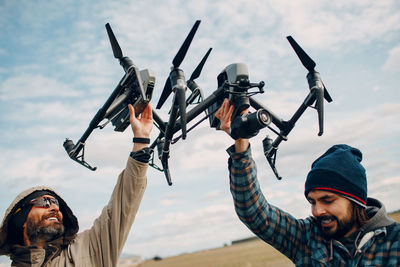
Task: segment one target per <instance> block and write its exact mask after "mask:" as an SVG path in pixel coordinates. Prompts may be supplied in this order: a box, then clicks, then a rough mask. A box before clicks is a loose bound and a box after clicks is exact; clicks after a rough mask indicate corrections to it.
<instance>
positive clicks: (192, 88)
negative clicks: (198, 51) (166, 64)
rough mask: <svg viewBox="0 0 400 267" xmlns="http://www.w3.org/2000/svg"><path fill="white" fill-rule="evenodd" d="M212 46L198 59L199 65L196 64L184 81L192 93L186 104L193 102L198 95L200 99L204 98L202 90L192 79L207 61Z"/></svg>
mask: <svg viewBox="0 0 400 267" xmlns="http://www.w3.org/2000/svg"><path fill="white" fill-rule="evenodd" d="M211 50H212V48H209V49H208V51H207V53H206V54H205V55H204V57H203V59H202V60H201V61H200V63H199V65H197V67H196V69H195V70H194V71H193V73H192V75H190V78H189V80H187V81H186V84H187V86H188V88H189V89H190V91H192V94H191V95H190V96H189V97H188V98H187V100H186V106H188V105H190V104H192V103H193V101H194V100H195V99H196V98H197V97H198V96H199V95H200V100H203V99H204V94H203V90H202V89H201V88H200V86H198V85H197V83H196V82H195V81H194V80H195V79H197V78H199V77H200V74H201V71H202V70H203V67H204V64H205V63H206V61H207V58H208V56H209V55H210V53H211Z"/></svg>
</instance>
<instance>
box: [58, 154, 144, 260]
mask: <svg viewBox="0 0 400 267" xmlns="http://www.w3.org/2000/svg"><path fill="white" fill-rule="evenodd" d="M147 168H148V164H146V163H142V162H139V161H136V160H134V159H132V158H131V157H129V159H128V162H127V165H126V169H125V170H124V171H123V172H122V173H121V174H120V175H119V177H118V181H117V184H116V185H115V188H114V191H113V193H112V196H111V199H110V201H109V203H108V204H107V206H105V207H104V208H103V211H102V212H101V215H100V216H99V217H98V218H97V219H96V220H95V222H94V224H93V226H92V228H90V229H89V230H86V231H84V232H82V233H80V234H78V236H77V238H76V239H75V241H74V242H73V243H72V244H71V245H70V247H69V248H68V249H67V250H66V251H64V253H66V254H67V255H64V256H65V257H66V258H67V259H66V260H67V263H66V265H67V266H68V265H71V266H97V267H99V266H116V265H117V262H118V259H119V256H120V254H121V252H122V248H123V246H124V244H125V241H126V239H127V237H128V234H129V231H130V229H131V226H132V223H133V221H134V219H135V216H136V213H137V211H138V209H139V205H140V202H141V200H142V197H143V193H144V191H145V188H146V185H147V177H146V172H147ZM56 265H57V264H56Z"/></svg>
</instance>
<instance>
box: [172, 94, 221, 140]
mask: <svg viewBox="0 0 400 267" xmlns="http://www.w3.org/2000/svg"><path fill="white" fill-rule="evenodd" d="M224 92H225V88H224V87H220V88H218V89H217V90H216V91H214V92H213V93H212V94H211V95H210V96H208V97H207V98H206V99H204V100H203V101H202V102H200V103H199V104H198V105H196V106H195V107H194V108H192V109H191V110H190V111H189V112H188V113H187V114H186V120H187V122H190V121H192V120H193V119H194V118H196V117H197V116H198V115H199V114H201V113H202V112H204V111H206V110H207V109H208V108H209V107H210V106H211V105H212V104H214V103H215V102H216V101H218V99H220V98H221V97H223V94H224ZM180 129H181V124H180V123H177V124H176V125H175V127H174V133H176V132H177V131H179V130H180Z"/></svg>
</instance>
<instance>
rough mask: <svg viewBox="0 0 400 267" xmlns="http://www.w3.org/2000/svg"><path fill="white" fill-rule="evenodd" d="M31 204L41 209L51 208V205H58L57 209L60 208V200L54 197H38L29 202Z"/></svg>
mask: <svg viewBox="0 0 400 267" xmlns="http://www.w3.org/2000/svg"><path fill="white" fill-rule="evenodd" d="M29 204H31V205H33V206H34V207H40V208H50V206H51V204H56V205H57V207H60V203H58V200H57V199H55V198H53V197H38V198H35V199H32V200H31V201H29Z"/></svg>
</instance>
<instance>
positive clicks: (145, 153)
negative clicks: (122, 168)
mask: <svg viewBox="0 0 400 267" xmlns="http://www.w3.org/2000/svg"><path fill="white" fill-rule="evenodd" d="M152 152H153V150H152V149H151V148H149V147H145V148H142V149H141V150H138V151H136V152H131V154H130V156H131V157H132V158H133V159H135V160H137V161H140V162H143V163H148V162H149V160H150V157H151V153H152Z"/></svg>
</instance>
